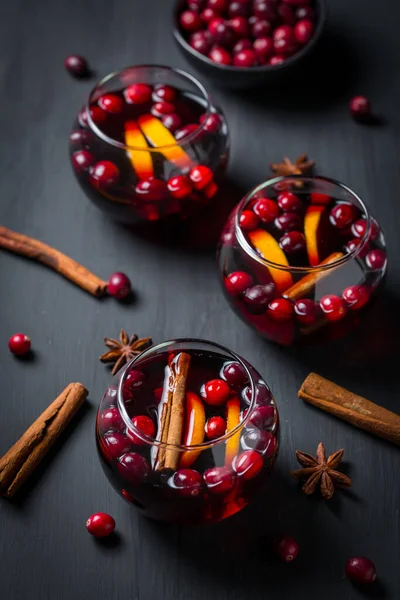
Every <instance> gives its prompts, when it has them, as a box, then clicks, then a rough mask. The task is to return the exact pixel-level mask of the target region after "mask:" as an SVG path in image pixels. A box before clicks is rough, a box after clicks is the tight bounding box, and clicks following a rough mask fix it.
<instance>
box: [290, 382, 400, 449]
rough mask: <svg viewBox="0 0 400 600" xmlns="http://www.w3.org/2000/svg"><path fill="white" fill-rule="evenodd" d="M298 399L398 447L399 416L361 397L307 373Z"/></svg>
mask: <svg viewBox="0 0 400 600" xmlns="http://www.w3.org/2000/svg"><path fill="white" fill-rule="evenodd" d="M299 398H302V399H303V400H305V401H306V402H308V403H309V404H312V405H313V406H316V407H317V408H320V409H322V410H324V411H325V412H327V413H329V414H331V415H335V416H336V417H339V418H340V419H343V420H344V421H347V422H348V423H351V424H352V425H355V426H356V427H359V428H360V429H364V430H365V431H369V433H373V434H374V435H376V436H378V437H381V438H383V439H385V440H387V441H389V442H392V443H393V444H397V445H398V446H400V415H396V414H395V413H393V412H391V411H390V410H387V409H386V408H383V406H379V405H378V404H374V403H373V402H370V401H369V400H367V399H366V398H363V397H362V396H357V394H354V393H353V392H350V391H349V390H346V389H345V388H342V387H340V386H339V385H336V384H335V383H333V382H332V381H329V380H328V379H325V378H324V377H321V376H320V375H317V374H316V373H310V375H309V376H308V377H307V378H306V379H305V381H304V382H303V384H302V386H301V388H300V390H299Z"/></svg>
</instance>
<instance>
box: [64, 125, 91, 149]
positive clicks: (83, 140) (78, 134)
mask: <svg viewBox="0 0 400 600" xmlns="http://www.w3.org/2000/svg"><path fill="white" fill-rule="evenodd" d="M69 141H70V142H71V144H74V145H76V146H88V145H89V144H90V142H91V141H92V134H91V133H90V131H85V130H84V129H79V130H78V131H73V132H72V133H71V135H70V136H69Z"/></svg>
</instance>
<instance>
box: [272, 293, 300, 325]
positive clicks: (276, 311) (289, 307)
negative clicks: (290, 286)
mask: <svg viewBox="0 0 400 600" xmlns="http://www.w3.org/2000/svg"><path fill="white" fill-rule="evenodd" d="M293 310H294V309H293V304H292V303H291V302H290V300H287V299H286V298H276V299H275V300H272V302H270V303H269V305H268V311H267V315H268V316H269V318H270V319H272V320H273V321H278V322H284V321H290V320H291V318H292V317H293Z"/></svg>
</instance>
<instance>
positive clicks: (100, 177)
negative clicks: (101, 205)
mask: <svg viewBox="0 0 400 600" xmlns="http://www.w3.org/2000/svg"><path fill="white" fill-rule="evenodd" d="M119 175H120V172H119V169H118V167H117V165H115V164H114V163H113V162H111V161H110V160H101V161H100V162H98V163H96V164H95V165H93V167H92V168H91V170H90V180H91V183H92V185H94V186H96V187H99V186H109V185H115V184H116V183H117V181H118V179H119Z"/></svg>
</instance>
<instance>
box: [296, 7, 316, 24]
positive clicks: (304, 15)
mask: <svg viewBox="0 0 400 600" xmlns="http://www.w3.org/2000/svg"><path fill="white" fill-rule="evenodd" d="M296 19H297V20H298V21H301V20H303V19H308V20H309V21H314V20H315V10H314V9H313V8H312V7H311V6H299V8H297V9H296Z"/></svg>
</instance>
